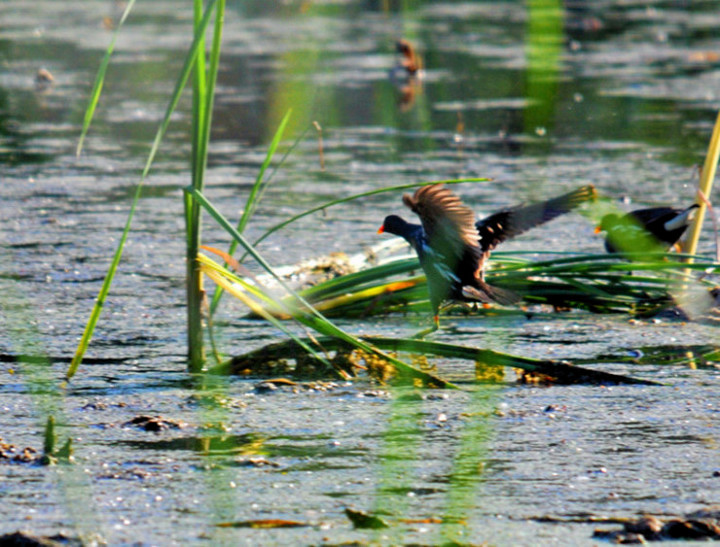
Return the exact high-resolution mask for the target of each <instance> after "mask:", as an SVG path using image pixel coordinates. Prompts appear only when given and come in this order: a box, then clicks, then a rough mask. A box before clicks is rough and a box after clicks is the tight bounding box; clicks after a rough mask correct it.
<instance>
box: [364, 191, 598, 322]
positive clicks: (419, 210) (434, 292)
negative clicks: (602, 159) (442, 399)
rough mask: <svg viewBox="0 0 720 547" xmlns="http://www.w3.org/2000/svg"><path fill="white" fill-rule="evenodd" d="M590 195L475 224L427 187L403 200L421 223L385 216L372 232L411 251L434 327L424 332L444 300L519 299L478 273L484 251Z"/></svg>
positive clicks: (453, 199) (449, 198) (445, 194)
mask: <svg viewBox="0 0 720 547" xmlns="http://www.w3.org/2000/svg"><path fill="white" fill-rule="evenodd" d="M592 196H594V188H593V187H592V186H585V187H583V188H580V189H579V190H576V191H574V192H570V193H569V194H565V195H563V196H560V197H557V198H554V199H551V200H548V201H545V202H542V203H536V204H532V205H527V206H518V207H514V208H511V209H507V210H504V211H500V212H498V213H495V214H494V215H491V216H489V217H488V218H486V219H483V220H480V221H477V222H475V215H474V213H473V212H472V209H470V208H469V207H467V206H465V205H464V204H463V203H462V201H461V200H460V198H458V197H457V196H456V195H455V194H453V193H452V192H451V191H450V190H449V189H447V188H446V187H444V186H443V185H441V184H433V185H429V186H423V187H422V188H419V189H418V190H417V191H416V192H415V194H414V195H412V196H411V195H410V194H405V195H404V196H403V203H404V204H405V205H406V206H407V207H409V208H410V209H411V210H412V211H413V212H414V213H416V214H417V215H418V216H419V217H420V221H421V222H422V225H419V224H411V223H409V222H407V221H405V220H404V219H402V218H400V217H399V216H397V215H390V216H388V217H386V218H385V221H384V222H383V225H382V226H381V227H380V229H379V230H378V233H383V232H388V233H391V234H395V235H398V236H400V237H402V238H404V239H405V240H406V241H407V242H408V243H409V244H410V245H411V246H412V247H413V249H415V251H416V252H417V254H418V258H419V260H420V265H421V266H422V269H423V271H424V272H425V276H426V277H427V283H428V293H429V297H430V303H431V305H432V309H433V324H434V328H431V329H429V330H428V331H427V332H432V331H433V330H436V329H437V328H438V326H439V316H438V312H439V309H440V305H441V304H442V302H443V301H445V300H457V301H461V302H497V303H499V304H512V303H514V302H517V301H518V300H519V299H520V298H519V296H518V295H516V294H515V293H513V292H511V291H508V290H505V289H500V288H498V287H494V286H492V285H489V284H488V283H486V282H485V279H484V270H485V266H486V263H487V259H488V257H489V255H490V251H492V250H493V249H494V248H495V247H496V246H497V245H499V244H500V243H501V242H503V241H505V240H506V239H508V238H510V237H513V236H515V235H518V234H520V233H522V232H524V231H526V230H528V229H530V228H532V227H534V226H537V225H538V224H542V223H543V222H547V221H548V220H551V219H553V218H555V217H557V216H558V215H561V214H563V213H566V212H568V211H570V210H571V209H572V208H574V207H576V206H577V205H579V204H580V203H582V201H584V200H586V199H589V198H590V197H592ZM425 333H426V332H423V334H425Z"/></svg>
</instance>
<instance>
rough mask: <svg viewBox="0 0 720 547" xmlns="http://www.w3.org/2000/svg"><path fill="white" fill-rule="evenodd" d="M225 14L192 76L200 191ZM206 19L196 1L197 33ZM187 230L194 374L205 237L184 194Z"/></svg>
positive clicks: (220, 13) (199, 357)
mask: <svg viewBox="0 0 720 547" xmlns="http://www.w3.org/2000/svg"><path fill="white" fill-rule="evenodd" d="M224 15H225V0H219V2H218V4H217V8H216V12H215V28H214V31H213V41H212V45H211V48H210V65H209V67H208V68H207V69H206V63H205V47H204V44H203V43H202V42H201V44H200V47H199V48H198V50H197V53H196V58H195V71H194V73H193V131H192V156H191V158H190V164H191V170H192V183H191V187H192V188H193V189H194V190H198V191H201V192H202V190H203V188H204V186H205V172H206V168H207V154H208V142H209V140H210V126H211V125H212V111H213V103H214V98H215V84H216V82H217V74H218V67H219V65H220V44H221V41H222V30H223V23H224ZM202 16H203V5H202V0H195V30H196V31H198V30H199V29H200V26H201V22H202ZM184 196H185V228H186V243H187V245H186V254H185V260H186V266H187V340H188V369H189V370H190V371H191V372H200V371H201V370H202V368H203V365H204V363H205V350H204V347H203V318H202V304H203V298H204V291H203V286H202V274H201V272H200V268H199V265H198V263H197V259H196V258H197V254H198V250H199V249H200V242H201V236H202V215H201V212H202V210H201V208H200V205H199V204H198V203H197V202H196V201H195V200H194V199H193V198H192V195H191V194H189V193H187V192H186V193H185V194H184Z"/></svg>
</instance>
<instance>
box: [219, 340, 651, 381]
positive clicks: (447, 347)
mask: <svg viewBox="0 0 720 547" xmlns="http://www.w3.org/2000/svg"><path fill="white" fill-rule="evenodd" d="M362 340H363V341H364V342H366V343H367V344H370V345H371V346H373V347H376V348H380V349H382V350H384V351H388V352H392V353H393V354H394V355H397V354H399V353H406V354H410V355H415V359H414V360H415V361H416V362H421V364H420V368H427V367H429V365H428V363H427V360H426V359H424V357H425V356H427V355H435V356H440V357H446V358H455V359H465V360H470V361H472V362H474V363H475V371H476V379H477V380H478V381H486V382H487V381H491V382H492V381H497V379H498V378H502V375H493V374H488V370H489V369H492V368H494V367H511V368H515V369H520V370H521V371H523V372H524V373H525V374H531V375H533V376H534V377H535V378H539V379H540V381H542V382H548V383H556V384H643V385H657V384H656V383H655V382H651V381H648V380H641V379H637V378H631V377H628V376H624V375H620V374H611V373H608V372H603V371H598V370H592V369H587V368H583V367H578V366H574V365H572V364H570V363H568V362H565V361H553V360H540V359H530V358H527V357H520V356H516V355H510V354H506V353H500V352H497V351H492V350H487V349H478V348H471V347H466V346H458V345H454V344H445V343H440V342H431V341H427V340H415V339H404V338H382V337H377V336H373V337H363V338H362ZM303 342H304V343H306V344H307V345H311V346H315V347H316V348H317V350H318V351H322V352H324V353H325V354H326V357H327V358H328V359H329V360H331V362H332V364H333V367H334V368H337V369H340V370H342V371H344V372H345V373H346V374H347V375H348V376H357V375H358V373H359V372H361V371H364V372H366V373H367V374H368V376H370V377H372V378H375V379H377V380H380V381H382V382H387V381H397V380H403V379H405V380H410V381H416V380H417V378H413V377H404V371H403V370H402V369H397V368H396V367H394V366H393V364H392V363H390V362H387V361H385V360H383V359H382V358H381V357H379V356H378V355H376V354H371V353H368V352H364V351H362V350H358V349H357V348H356V347H354V346H353V345H351V344H349V343H347V342H345V341H343V340H340V339H337V338H330V337H322V338H315V339H305V340H303ZM330 352H333V353H334V356H332V357H330V356H329V353H330ZM211 372H215V373H219V374H236V375H242V376H265V377H267V376H268V375H277V374H284V375H291V376H296V377H297V376H300V377H309V376H323V375H325V376H326V375H328V374H329V373H331V372H332V368H328V367H327V366H326V365H325V364H324V363H322V362H321V361H319V360H318V359H317V358H316V357H314V356H313V355H311V354H309V353H308V352H307V351H306V350H304V349H303V347H302V346H301V345H300V344H298V342H296V341H295V340H287V341H284V342H279V343H275V344H269V345H267V346H264V347H262V348H260V349H257V350H255V351H251V352H249V353H246V354H244V355H240V356H237V357H233V358H232V359H230V360H228V361H226V362H225V363H223V364H221V365H219V366H218V367H215V369H213V370H212V371H211ZM438 387H440V386H438Z"/></svg>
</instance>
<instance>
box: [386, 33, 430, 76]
mask: <svg viewBox="0 0 720 547" xmlns="http://www.w3.org/2000/svg"><path fill="white" fill-rule="evenodd" d="M395 49H396V50H397V52H398V53H400V55H401V58H400V61H399V62H398V64H397V65H396V66H395V67H393V69H392V70H391V71H390V77H391V79H393V80H404V79H408V78H414V77H419V76H420V71H421V70H422V67H423V62H422V57H420V55H419V54H418V53H417V52H416V51H415V48H414V47H413V45H412V44H411V43H410V42H408V41H407V40H398V41H397V42H396V43H395Z"/></svg>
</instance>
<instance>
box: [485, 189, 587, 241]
mask: <svg viewBox="0 0 720 547" xmlns="http://www.w3.org/2000/svg"><path fill="white" fill-rule="evenodd" d="M596 195H597V194H596V191H595V187H594V186H593V185H591V184H589V185H587V186H582V187H580V188H578V189H577V190H573V191H572V192H568V193H567V194H563V195H562V196H558V197H556V198H552V199H549V200H547V201H541V202H539V203H532V204H530V205H518V206H516V207H512V208H510V209H506V210H504V211H499V212H497V213H495V214H493V215H490V216H489V217H487V218H484V219H482V220H478V221H477V222H476V223H475V228H476V229H477V232H478V234H479V236H480V247H481V249H482V250H483V252H487V251H492V250H493V249H494V248H495V247H497V246H498V245H499V244H500V243H502V242H503V241H505V240H507V239H510V238H512V237H515V236H517V235H519V234H521V233H523V232H525V231H527V230H529V229H530V228H534V227H535V226H539V225H540V224H543V223H545V222H548V221H549V220H552V219H554V218H556V217H558V216H560V215H564V214H565V213H567V212H569V211H571V210H573V209H574V208H575V207H577V206H578V205H580V204H582V203H583V202H585V201H588V200H592V199H595V197H596Z"/></svg>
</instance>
